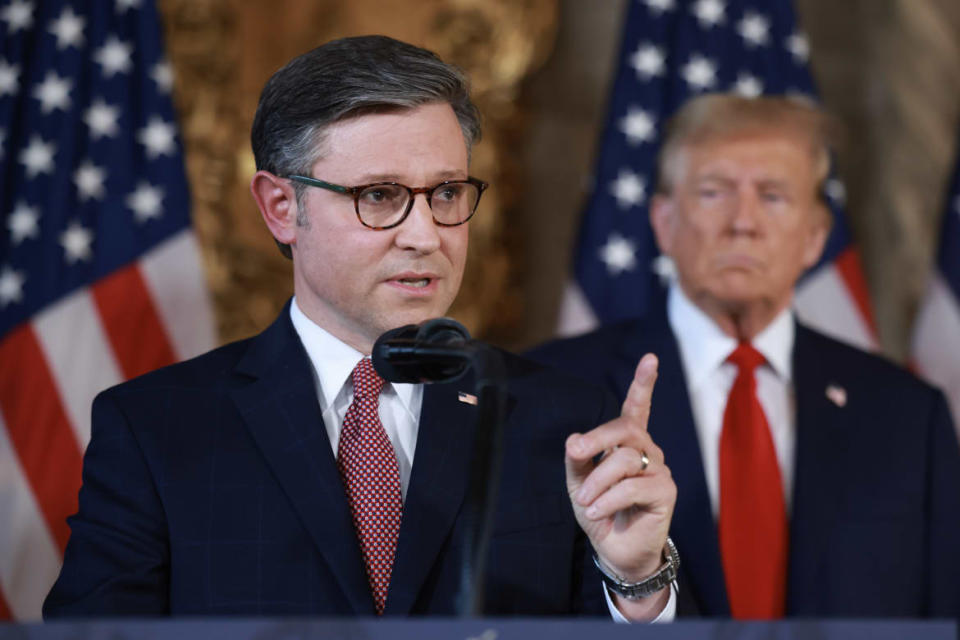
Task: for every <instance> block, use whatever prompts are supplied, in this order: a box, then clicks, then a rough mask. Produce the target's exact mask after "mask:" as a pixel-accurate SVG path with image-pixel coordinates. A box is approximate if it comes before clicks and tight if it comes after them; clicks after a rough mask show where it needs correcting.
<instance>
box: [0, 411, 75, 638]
mask: <svg viewBox="0 0 960 640" xmlns="http://www.w3.org/2000/svg"><path fill="white" fill-rule="evenodd" d="M0 513H2V514H4V518H5V520H4V522H2V523H0V549H3V551H4V552H3V553H0V590H2V591H3V598H4V599H5V600H6V601H7V604H9V605H10V613H11V614H12V615H13V617H14V619H15V620H21V621H30V620H39V619H40V607H41V605H42V604H43V599H44V598H45V597H46V595H47V592H48V591H49V590H50V587H51V586H53V582H54V580H56V579H57V574H58V573H59V571H60V552H59V550H58V549H57V546H56V544H55V543H54V541H53V537H52V536H51V535H50V532H49V530H48V529H47V525H46V522H45V520H44V519H43V514H42V513H41V512H40V508H39V506H38V505H37V503H36V500H35V499H34V496H33V492H32V490H31V489H30V485H29V484H28V483H27V480H26V476H25V475H24V473H23V468H22V467H21V466H20V461H19V460H18V459H17V456H16V453H15V452H14V450H13V445H12V443H11V442H10V438H9V437H8V435H7V425H6V423H5V421H4V419H3V416H2V415H0Z"/></svg>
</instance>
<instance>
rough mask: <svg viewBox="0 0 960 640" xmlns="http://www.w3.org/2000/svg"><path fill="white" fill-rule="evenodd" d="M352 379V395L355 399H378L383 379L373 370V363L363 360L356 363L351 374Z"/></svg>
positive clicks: (367, 359) (368, 359)
mask: <svg viewBox="0 0 960 640" xmlns="http://www.w3.org/2000/svg"><path fill="white" fill-rule="evenodd" d="M351 376H352V378H353V395H354V397H357V398H379V397H380V391H381V390H382V389H383V382H384V380H383V378H381V377H380V374H378V373H377V371H376V369H374V368H373V361H372V360H370V358H364V359H363V360H361V361H360V362H358V363H357V366H355V367H354V368H353V373H352V374H351Z"/></svg>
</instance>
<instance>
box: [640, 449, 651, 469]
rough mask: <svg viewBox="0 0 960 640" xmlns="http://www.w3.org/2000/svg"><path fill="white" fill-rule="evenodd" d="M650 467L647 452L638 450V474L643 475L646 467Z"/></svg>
mask: <svg viewBox="0 0 960 640" xmlns="http://www.w3.org/2000/svg"><path fill="white" fill-rule="evenodd" d="M649 466H650V458H648V457H647V452H646V451H644V450H643V449H640V473H643V472H644V471H646V470H647V467H649Z"/></svg>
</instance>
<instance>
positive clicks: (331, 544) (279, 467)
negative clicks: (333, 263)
mask: <svg viewBox="0 0 960 640" xmlns="http://www.w3.org/2000/svg"><path fill="white" fill-rule="evenodd" d="M236 372H237V373H238V374H240V375H241V376H243V377H245V378H247V379H248V380H250V379H252V381H250V382H249V383H247V384H244V385H243V386H239V387H238V388H235V389H233V390H232V391H231V396H232V398H233V401H234V403H235V405H236V407H237V409H238V410H239V412H240V415H241V416H242V418H243V420H244V422H245V423H246V426H247V429H248V430H249V432H250V434H251V436H252V437H253V439H254V441H255V442H256V443H257V446H258V447H259V448H260V451H261V453H262V454H263V457H264V459H265V460H266V462H267V465H268V466H269V468H270V469H271V470H272V472H273V474H274V475H275V477H276V479H277V481H278V482H279V484H280V486H281V487H282V488H283V490H284V491H285V492H286V494H287V496H288V497H289V499H290V502H291V504H292V505H293V508H294V510H295V511H296V512H297V514H298V515H299V517H300V519H301V521H302V522H303V525H304V527H305V528H306V530H307V531H308V532H309V534H310V536H311V537H312V538H313V541H314V543H316V546H317V549H318V550H319V551H320V554H321V555H322V556H323V558H324V559H325V560H326V562H327V564H328V566H329V567H330V570H331V572H332V573H333V574H334V575H335V576H336V578H337V580H338V581H339V583H340V587H341V588H342V590H343V592H344V594H345V596H346V598H347V600H348V601H349V602H350V605H351V606H352V607H353V610H354V612H355V613H357V614H361V615H370V614H372V613H373V599H372V597H371V595H370V588H369V586H368V584H367V579H366V574H365V570H364V565H363V560H362V558H361V556H360V550H359V546H358V545H357V541H356V538H355V536H354V535H353V531H354V529H353V520H352V517H351V515H350V509H349V507H348V505H347V501H346V497H345V495H344V492H343V484H342V482H341V480H340V474H339V471H338V470H337V467H336V461H335V460H334V457H333V453H332V450H331V447H330V441H329V439H328V438H327V432H326V429H325V428H324V426H323V419H322V417H321V415H320V406H319V403H318V401H317V393H316V389H315V387H314V383H313V374H312V371H311V366H310V361H309V358H308V357H307V354H306V352H305V351H304V349H303V346H302V344H301V343H300V339H299V338H298V337H297V335H296V332H295V331H294V329H293V324H292V323H291V322H290V315H289V303H288V305H287V306H286V307H284V311H283V312H282V313H281V314H280V317H279V318H278V319H277V320H276V321H275V322H274V323H273V325H271V326H270V327H269V328H268V329H267V330H266V331H264V332H263V333H262V334H260V335H259V336H257V337H256V338H254V340H253V341H252V343H251V347H250V349H249V350H248V352H247V353H246V354H245V356H244V358H243V360H241V362H240V363H239V364H238V365H237V368H236Z"/></svg>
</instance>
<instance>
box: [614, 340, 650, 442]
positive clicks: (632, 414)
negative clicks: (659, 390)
mask: <svg viewBox="0 0 960 640" xmlns="http://www.w3.org/2000/svg"><path fill="white" fill-rule="evenodd" d="M658 364H659V363H658V361H657V356H655V355H653V354H652V353H648V354H646V355H645V356H643V357H642V358H640V362H639V363H638V364H637V369H636V371H635V372H634V374H633V381H632V382H631V383H630V388H629V389H627V397H626V398H625V399H624V400H623V406H622V407H621V408H620V415H621V416H623V417H624V418H628V419H630V420H631V421H632V422H635V423H637V424H638V425H639V426H640V427H642V428H643V429H644V430H646V428H647V419H648V418H649V417H650V400H651V398H652V397H653V383H654V382H656V380H657V366H658Z"/></svg>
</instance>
